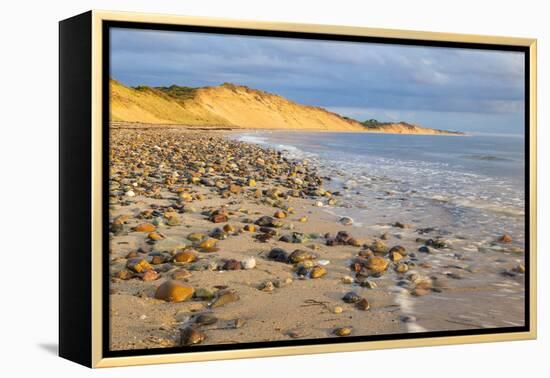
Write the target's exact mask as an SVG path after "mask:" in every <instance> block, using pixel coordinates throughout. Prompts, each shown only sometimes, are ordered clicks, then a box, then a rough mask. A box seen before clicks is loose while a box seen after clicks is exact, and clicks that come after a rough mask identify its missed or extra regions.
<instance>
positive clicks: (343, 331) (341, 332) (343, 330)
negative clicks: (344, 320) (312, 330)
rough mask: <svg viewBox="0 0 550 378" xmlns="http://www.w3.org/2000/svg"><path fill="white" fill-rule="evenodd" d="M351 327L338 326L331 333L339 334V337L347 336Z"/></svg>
mask: <svg viewBox="0 0 550 378" xmlns="http://www.w3.org/2000/svg"><path fill="white" fill-rule="evenodd" d="M351 331H352V329H351V327H340V328H336V329H335V330H334V331H333V333H334V334H335V335H336V336H340V337H345V336H349V335H351Z"/></svg>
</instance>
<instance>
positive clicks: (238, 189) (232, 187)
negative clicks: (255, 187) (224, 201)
mask: <svg viewBox="0 0 550 378" xmlns="http://www.w3.org/2000/svg"><path fill="white" fill-rule="evenodd" d="M241 190H242V187H241V186H240V185H237V184H231V185H229V191H230V192H231V193H233V194H239V193H240V192H241Z"/></svg>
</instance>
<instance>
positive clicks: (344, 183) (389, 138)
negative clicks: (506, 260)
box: [236, 132, 525, 244]
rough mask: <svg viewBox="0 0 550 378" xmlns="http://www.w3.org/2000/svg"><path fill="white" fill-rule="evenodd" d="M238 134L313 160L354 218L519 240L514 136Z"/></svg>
mask: <svg viewBox="0 0 550 378" xmlns="http://www.w3.org/2000/svg"><path fill="white" fill-rule="evenodd" d="M236 138H237V139H239V140H241V141H246V142H250V143H257V144H261V145H264V146H266V147H271V148H276V149H278V150H281V151H283V152H284V153H285V154H286V155H287V156H288V157H290V158H297V159H307V160H309V161H310V162H311V163H312V164H316V165H317V166H318V167H319V169H320V172H321V174H322V175H323V176H326V178H327V180H326V181H325V187H326V188H328V189H332V190H337V191H340V192H341V193H342V194H343V197H342V198H343V203H342V206H338V207H334V208H330V209H328V208H327V211H332V212H334V213H335V214H337V215H343V214H346V215H353V217H354V219H355V220H356V221H358V222H360V224H368V225H375V224H377V223H381V222H382V223H383V222H386V221H389V222H394V221H405V222H407V223H413V224H414V225H415V226H418V227H436V228H438V229H439V230H441V231H442V232H449V233H452V234H453V235H456V234H457V233H458V234H460V236H461V237H464V238H467V239H471V240H476V241H477V242H478V243H480V244H482V243H484V242H489V241H491V240H494V238H495V237H498V236H499V235H502V234H503V233H505V232H506V233H510V234H512V235H513V236H514V240H515V241H516V242H521V243H522V242H523V240H524V236H525V235H524V233H525V230H524V223H525V155H524V142H525V141H524V139H523V138H522V137H518V136H514V137H512V136H511V137H506V136H465V137H457V136H422V135H388V134H356V133H294V132H292V133H288V132H249V133H245V134H238V135H236Z"/></svg>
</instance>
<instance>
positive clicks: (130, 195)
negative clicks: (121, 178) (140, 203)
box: [124, 190, 136, 197]
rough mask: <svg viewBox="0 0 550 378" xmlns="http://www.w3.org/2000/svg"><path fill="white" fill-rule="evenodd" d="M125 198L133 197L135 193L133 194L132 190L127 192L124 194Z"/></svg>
mask: <svg viewBox="0 0 550 378" xmlns="http://www.w3.org/2000/svg"><path fill="white" fill-rule="evenodd" d="M124 194H125V195H126V196H127V197H135V196H136V193H134V191H133V190H128V191H127V192H126V193H124Z"/></svg>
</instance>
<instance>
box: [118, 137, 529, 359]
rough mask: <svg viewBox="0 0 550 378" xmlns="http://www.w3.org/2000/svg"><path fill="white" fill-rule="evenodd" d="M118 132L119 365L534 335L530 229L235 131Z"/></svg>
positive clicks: (514, 221) (370, 174) (514, 220)
mask: <svg viewBox="0 0 550 378" xmlns="http://www.w3.org/2000/svg"><path fill="white" fill-rule="evenodd" d="M110 132H111V134H110V183H109V185H110V189H109V193H110V197H109V219H110V225H109V227H110V234H109V240H110V243H109V274H110V288H109V289H110V309H109V310H110V332H111V334H110V348H111V350H129V349H144V348H166V347H174V346H191V345H209V344H213V345H216V344H234V343H246V342H268V341H278V340H292V339H317V338H329V337H352V336H365V335H386V334H403V333H409V332H428V331H446V330H466V329H484V328H485V329H487V328H496V327H514V326H515V327H520V326H523V325H524V318H525V314H524V298H525V296H524V294H525V293H524V291H525V282H524V271H525V266H524V265H525V257H524V235H523V233H521V231H520V229H521V227H519V226H518V227H517V229H516V228H514V227H515V226H514V225H516V224H518V222H519V221H518V219H521V214H519V215H517V214H516V215H514V216H516V217H517V218H510V219H511V220H510V222H509V223H504V224H502V225H498V226H496V225H493V226H492V225H491V223H489V224H487V219H489V220H491V219H492V218H487V215H486V214H485V210H486V209H483V210H482V211H483V217H481V215H480V219H481V218H482V220H483V221H484V222H485V223H484V226H483V227H481V226H479V225H472V224H471V219H472V218H467V219H466V220H467V221H466V222H465V221H464V219H463V218H460V219H459V220H458V221H456V220H455V218H453V219H450V218H449V217H450V215H449V214H448V213H446V212H445V209H446V208H444V207H441V206H440V207H438V206H436V204H433V203H432V202H434V201H436V203H440V202H442V199H441V198H430V199H429V201H431V202H430V204H429V206H428V205H426V207H425V208H420V207H419V206H416V204H418V203H419V202H415V201H419V200H418V196H417V192H418V191H420V190H422V188H420V187H418V188H414V187H413V188H408V189H407V190H406V191H403V192H399V191H397V189H398V188H399V185H398V184H397V183H396V180H395V179H394V178H391V177H390V178H388V177H385V176H384V175H383V174H381V173H380V172H376V175H374V172H375V168H373V169H372V171H371V172H369V171H368V170H367V172H362V173H360V174H359V173H357V174H355V175H356V176H354V177H352V179H353V181H354V182H350V177H349V173H350V172H351V170H348V169H346V168H345V167H344V166H342V165H339V167H340V169H338V165H337V166H334V165H332V166H331V165H330V164H329V163H328V162H327V160H324V161H318V159H316V157H315V156H313V155H311V156H310V155H308V154H307V153H305V154H304V153H300V154H297V153H296V151H292V150H291V149H290V150H289V149H288V148H286V149H285V147H281V148H277V146H276V145H273V144H266V143H265V141H264V140H261V141H260V142H261V143H257V142H258V140H256V141H253V140H251V139H250V135H244V134H243V133H239V132H234V131H215V130H197V131H193V130H189V129H181V128H180V129H178V128H169V127H166V128H161V127H159V128H139V127H135V128H132V129H125V128H112V129H111V131H110ZM247 138H248V139H247ZM397 138H399V136H397ZM433 138H439V137H438V136H436V137H433ZM450 138H458V137H450ZM362 167H363V170H365V169H364V165H362ZM377 167H378V169H379V170H380V169H381V166H380V164H378V165H377ZM339 171H340V172H339ZM346 171H347V172H346ZM404 174H405V175H406V174H407V172H405V173H404ZM423 174H425V173H423ZM426 177H427V176H426ZM465 177H466V176H465ZM378 183H381V186H377V185H378ZM414 185H416V184H414ZM450 193H451V192H450ZM488 196H489V197H490V194H488ZM358 197H360V198H362V199H363V200H364V199H365V198H366V199H367V200H368V201H366V202H359V201H357V200H356V198H358ZM432 197H433V196H432ZM511 198H512V197H511ZM422 201H428V200H426V199H422ZM438 201H439V202H438ZM422 203H424V202H422ZM510 206H512V205H510ZM406 208H408V209H409V210H404V209H406ZM502 208H505V207H504V206H503V207H502ZM499 209H500V207H499ZM476 211H481V210H479V209H478V208H476ZM450 214H451V215H452V216H455V217H456V215H455V214H453V213H452V212H451V213H450ZM476 214H477V213H476ZM510 216H512V215H510ZM456 219H458V218H456ZM482 220H480V222H481V221H482ZM480 224H482V223H480ZM444 225H446V227H444ZM468 227H470V228H468ZM480 228H481V229H483V230H482V231H483V233H482V232H481V231H480V232H478V230H479V229H480Z"/></svg>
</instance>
